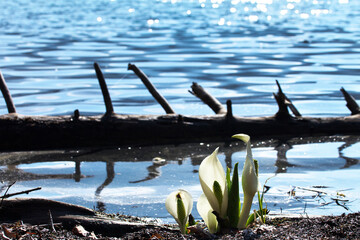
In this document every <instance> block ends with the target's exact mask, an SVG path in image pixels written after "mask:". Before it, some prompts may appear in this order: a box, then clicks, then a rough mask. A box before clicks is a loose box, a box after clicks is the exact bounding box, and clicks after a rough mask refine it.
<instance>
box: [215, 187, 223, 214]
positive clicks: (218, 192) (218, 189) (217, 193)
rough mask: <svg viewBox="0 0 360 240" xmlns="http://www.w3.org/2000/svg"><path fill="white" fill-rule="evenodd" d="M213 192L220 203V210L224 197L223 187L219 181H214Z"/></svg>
mask: <svg viewBox="0 0 360 240" xmlns="http://www.w3.org/2000/svg"><path fill="white" fill-rule="evenodd" d="M213 191H214V194H215V197H216V199H217V201H218V203H219V208H220V209H221V205H222V200H223V195H222V190H221V186H220V184H219V182H218V181H214V184H213Z"/></svg>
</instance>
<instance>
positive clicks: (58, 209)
mask: <svg viewBox="0 0 360 240" xmlns="http://www.w3.org/2000/svg"><path fill="white" fill-rule="evenodd" d="M34 213H36V214H34ZM9 217H10V218H11V219H9ZM6 218H7V219H6ZM20 220H22V221H20ZM0 222H1V226H2V230H0V237H1V236H5V237H8V238H9V234H10V237H11V234H16V236H17V237H19V236H22V237H24V238H23V239H27V238H26V237H28V236H32V237H35V238H36V237H41V238H43V237H45V238H47V237H51V238H53V239H64V238H65V239H67V238H73V239H278V238H284V237H286V238H287V239H298V238H301V239H332V238H335V239H356V238H357V237H358V236H360V212H358V213H349V214H342V215H339V216H311V215H309V216H306V217H305V216H303V217H301V216H296V215H287V216H286V215H282V216H279V215H278V216H271V215H269V216H268V217H267V222H266V223H265V224H260V223H259V222H255V223H254V224H253V225H252V226H250V227H249V228H247V229H244V230H233V231H231V232H228V233H222V234H220V235H212V234H210V233H209V232H207V230H206V229H205V226H204V224H203V223H201V222H200V223H199V224H197V225H196V227H192V228H191V230H190V234H186V235H182V234H181V233H180V231H179V229H178V227H177V224H163V223H161V224H159V223H158V222H156V221H155V220H154V221H149V220H148V219H147V220H146V219H144V218H140V217H134V216H124V215H119V214H101V213H96V212H94V211H93V210H91V209H87V208H84V207H81V206H77V205H73V204H67V203H62V202H57V201H52V200H47V199H32V198H17V199H13V200H4V201H3V205H2V206H1V210H0ZM79 229H80V230H79ZM79 231H80V232H79ZM13 236H15V235H13Z"/></svg>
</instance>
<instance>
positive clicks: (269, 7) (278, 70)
mask: <svg viewBox="0 0 360 240" xmlns="http://www.w3.org/2000/svg"><path fill="white" fill-rule="evenodd" d="M0 8H1V9H2V14H1V15H0V70H1V72H2V74H3V75H4V77H5V79H6V81H7V84H8V87H9V89H10V92H11V94H12V97H13V100H14V103H15V105H16V108H17V112H18V113H21V114H26V115H62V114H70V113H72V112H73V111H74V110H75V109H79V111H80V113H81V114H87V115H91V114H101V113H103V112H104V111H105V107H104V104H103V98H102V95H101V91H100V89H99V86H98V82H97V79H96V76H95V71H94V70H93V63H94V62H98V63H99V64H100V66H101V67H102V69H103V72H104V75H105V78H106V80H107V84H108V87H109V91H110V95H111V97H112V100H113V104H114V108H115V111H116V112H117V113H135V114H161V113H164V111H163V110H162V108H161V107H160V106H159V105H158V104H157V103H156V102H155V100H154V99H153V98H152V97H151V95H150V94H149V93H148V91H147V90H146V88H145V87H144V86H143V85H142V83H141V81H140V80H139V79H138V78H137V77H136V76H135V74H134V73H133V72H131V71H128V70H127V65H128V63H130V62H131V63H133V64H136V65H137V66H138V67H139V68H140V69H142V70H143V71H144V72H145V73H146V74H147V75H148V76H149V78H150V80H151V81H152V82H153V84H154V85H155V86H156V87H157V88H158V90H159V92H160V93H161V94H163V95H164V97H165V98H166V99H167V100H168V102H169V103H170V105H171V106H172V108H173V109H174V110H175V112H177V113H180V114H189V115H195V114H196V115H197V114H213V113H212V111H211V109H210V108H208V107H207V106H205V105H204V104H202V103H201V101H200V100H199V99H197V98H196V97H194V96H192V95H191V94H190V93H188V90H189V89H190V86H191V84H192V82H198V83H199V84H200V85H202V86H203V87H205V88H206V89H207V90H208V91H209V92H210V93H211V94H212V95H213V96H215V97H217V98H218V99H219V100H220V101H221V102H222V103H225V102H226V100H227V99H231V100H232V102H233V111H234V114H236V115H238V116H268V115H273V114H274V113H275V112H276V111H277V105H276V103H275V100H274V98H273V96H272V93H273V92H276V91H277V87H276V84H275V80H276V79H277V80H279V82H280V84H281V85H282V88H283V90H284V92H285V93H286V94H287V96H288V97H289V98H290V99H291V100H292V101H293V103H294V105H295V106H296V107H297V108H298V110H299V111H300V113H301V114H302V115H304V116H321V117H323V116H344V115H349V113H350V112H349V110H348V109H347V108H346V107H345V102H344V100H343V96H342V94H341V92H340V91H339V89H340V88H341V87H344V88H345V89H346V90H348V91H349V92H350V93H351V94H352V95H353V96H354V97H355V98H356V99H360V94H359V93H360V87H359V86H360V84H359V82H360V76H359V72H360V71H359V69H360V60H359V59H360V44H359V42H360V41H359V40H360V25H359V24H358V23H359V22H360V4H358V2H357V1H352V0H338V1H335V0H334V1H322V0H318V1H317V0H314V1H305V0H287V1H285V0H279V1H272V0H251V1H250V0H233V1H220V0H218V1H215V0H212V1H210V0H199V1H195V0H194V1H191V0H183V1H176V0H172V1H170V0H162V1H156V0H136V1H120V0H106V1H105V0H97V1H95V0H86V1H85V0H72V1H49V0H34V1H28V0H11V1H10V0H3V1H1V2H0ZM5 113H7V110H6V105H5V103H4V102H3V101H0V114H5ZM319 141H320V142H319ZM310 142H311V143H306V142H302V143H300V144H293V145H291V146H292V148H291V149H289V150H288V152H287V161H288V163H289V164H288V165H286V167H285V170H281V169H280V170H279V168H278V167H276V166H277V165H278V161H277V159H278V156H277V154H278V151H279V152H282V154H284V151H285V150H286V149H288V147H289V145H287V144H285V145H284V146H282V145H281V144H282V143H281V144H280V147H276V145H274V144H275V143H272V144H270V145H268V146H265V145H264V146H263V147H257V148H255V149H254V151H255V154H254V155H255V157H256V158H257V159H259V161H260V163H261V164H264V165H263V166H262V168H263V171H261V172H262V173H261V175H260V177H261V180H262V182H264V181H265V179H267V178H268V177H270V176H273V175H274V174H275V173H278V174H277V175H276V177H274V178H272V179H271V180H269V182H268V185H270V186H271V188H270V190H269V192H268V193H267V194H268V198H269V200H268V203H269V208H270V210H272V212H273V213H281V212H282V213H304V212H306V213H308V214H338V213H341V212H343V211H345V212H349V211H348V210H346V209H345V208H344V207H342V206H339V205H337V204H336V202H335V200H331V197H329V196H332V197H333V198H335V197H336V192H337V191H340V192H341V193H343V194H345V196H346V198H347V200H349V203H347V204H348V205H349V208H350V211H359V192H360V191H359V187H358V186H357V185H356V184H354V183H356V182H358V180H359V174H360V171H359V161H358V159H359V158H360V152H359V150H358V149H359V144H358V139H357V138H356V137H355V139H351V140H347V139H346V140H344V139H341V138H340V139H339V138H336V139H335V140H332V141H329V140H326V141H323V140H321V139H320V140H318V139H312V140H311V141H310ZM349 142H350V143H349ZM219 145H220V146H222V145H223V144H222V143H219ZM198 146H202V150H201V151H200V150H198V148H197V147H198ZM255 146H257V144H255ZM342 146H345V147H342ZM215 147H216V146H214V145H211V146H209V147H207V143H203V145H200V143H199V145H195V146H192V147H189V148H190V149H191V151H193V155H194V156H196V159H197V160H196V163H194V162H193V160H192V157H191V156H192V155H191V154H190V153H189V152H188V151H185V153H184V152H182V151H180V150H179V149H178V147H173V146H169V147H168V148H165V149H168V150H166V151H170V152H172V151H175V152H176V153H177V154H176V155H177V156H174V155H172V156H170V157H169V156H167V155H164V156H162V155H163V154H155V153H156V152H163V151H164V150H157V151H152V150H149V149H145V150H144V149H142V150H143V152H145V153H147V152H148V151H149V152H151V153H152V154H149V155H148V154H145V155H144V154H140V153H139V156H132V155H131V156H130V157H129V159H122V158H121V157H119V155H122V154H123V151H130V152H132V151H134V149H120V150H117V149H115V150H114V149H113V150H111V151H110V150H107V151H110V153H108V152H106V151H105V152H104V151H101V154H100V152H98V153H97V154H98V155H96V156H95V157H94V156H93V155H91V154H94V153H91V154H90V155H89V154H85V155H84V156H92V157H91V159H92V160H91V161H88V160H87V158H86V157H83V158H82V159H81V167H80V168H81V173H82V174H85V175H89V177H88V178H84V179H81V180H80V181H79V182H76V181H75V180H74V178H73V176H72V175H71V176H70V175H67V178H65V179H64V176H63V177H60V179H53V177H51V176H47V177H48V178H50V179H51V180H50V179H47V180H31V181H25V180H24V181H19V182H17V183H16V184H15V186H13V188H12V189H11V190H13V191H16V190H21V189H27V188H30V187H32V186H38V185H40V186H42V187H43V190H42V191H40V192H37V193H32V194H31V196H42V197H44V196H45V197H49V198H52V199H59V200H62V201H68V202H73V203H77V204H82V205H86V206H88V207H93V206H95V208H97V207H100V208H101V206H102V204H103V205H104V206H105V208H106V210H107V211H110V212H117V211H119V212H124V213H126V214H132V215H139V216H150V217H161V218H163V219H168V216H169V215H168V214H167V213H166V211H165V210H164V206H163V202H164V198H165V197H166V195H167V194H168V193H170V192H171V191H172V190H175V189H176V188H178V187H182V188H185V189H188V190H189V191H190V192H192V194H193V195H194V199H196V198H197V196H198V195H199V194H200V187H199V184H198V179H197V173H196V170H197V167H198V164H199V161H200V160H199V159H202V158H203V157H204V156H206V155H208V154H210V153H211V152H212V151H213V150H214V148H215ZM238 147H239V148H240V145H239V146H238ZM339 148H340V150H341V151H340V150H339ZM343 148H344V150H343ZM169 149H170V150H169ZM226 149H227V150H226V151H230V152H238V151H239V149H237V148H235V149H234V148H226ZM279 149H280V150H279ZM281 149H283V150H281ZM79 151H80V152H82V151H85V150H79ZM199 151H200V152H201V154H200V152H199ZM223 151H225V150H224V149H223ZM340 152H341V154H340ZM32 154H35V153H31V154H30V153H25V156H23V155H22V156H21V157H19V159H21V161H20V165H18V166H17V168H18V169H20V170H21V171H25V172H30V173H36V174H39V175H43V174H59V175H66V174H72V173H73V172H74V169H75V166H76V162H74V160H73V158H72V157H74V155H76V153H73V152H70V153H67V154H68V155H66V154H65V153H63V154H60V157H59V156H58V155H56V154H55V156H57V157H54V153H52V154H50V155H47V153H43V152H42V153H39V154H41V156H42V157H41V162H42V163H30V162H31V161H36V160H37V161H39V160H38V159H36V158H35V159H32V160H31V161H30V160H28V161H27V160H26V159H27V158H28V157H31V156H32ZM243 154H244V152H243V151H242V152H239V153H236V154H233V157H235V156H241V155H243ZM158 155H161V156H162V157H164V158H165V159H166V160H167V162H166V165H164V166H154V164H153V163H152V161H151V160H152V158H153V157H156V156H158ZM225 155H226V154H225V153H222V155H221V156H220V158H221V159H222V161H223V163H224V165H225V162H226V161H225V157H224V156H225ZM280 155H281V154H280ZM107 156H111V157H109V158H108V159H107V158H106V157H107ZM126 156H127V155H126ZM194 156H193V157H194ZM344 157H345V158H344ZM346 158H348V159H347V160H346ZM349 158H350V159H352V160H349ZM8 159H13V158H12V157H10V156H9V155H8V153H2V160H1V161H5V162H6V161H7V160H8ZM24 159H25V160H24ZM54 159H56V161H55V160H54ZM97 159H98V160H97ZM109 159H110V160H109ZM179 159H180V160H179ZM48 161H50V162H48ZM235 161H240V162H241V161H243V158H240V159H239V160H237V157H236V158H235V159H233V160H232V162H233V163H234V162H235ZM25 162H27V163H26V164H25ZM280 162H281V161H280ZM348 162H350V164H348ZM78 164H79V163H78ZM2 165H4V164H2ZM1 169H2V171H7V170H6V169H8V168H7V167H5V166H4V167H2V168H1ZM149 169H150V170H149ZM154 169H155V170H154ZM10 170H11V171H15V172H16V171H18V170H17V169H16V168H15V169H14V168H13V166H10ZM10 170H9V171H10ZM151 171H153V172H152V173H151V174H150V172H151ZM194 171H195V172H194ZM107 172H108V174H107ZM107 175H110V179H111V178H112V181H111V183H109V185H108V186H106V187H104V189H102V190H101V189H100V190H101V191H100V193H99V190H98V192H96V191H97V189H98V187H99V186H101V184H103V182H104V181H105V179H107V178H108V181H110V180H109V177H107ZM3 176H7V175H6V174H3ZM90 176H91V177H90ZM147 176H151V177H150V179H148V180H146V181H140V180H142V179H144V178H146V177H147ZM39 178H41V177H39ZM42 178H43V177H42ZM3 180H4V181H9V177H8V178H7V179H5V177H4V179H3ZM314 186H315V187H319V186H322V187H324V186H325V187H327V188H315V189H317V190H319V189H320V191H324V192H327V193H328V194H327V198H326V199H325V200H321V199H320V200H319V199H318V198H316V197H315V198H314V199H313V198H312V197H313V195H312V194H311V193H313V192H312V191H309V190H304V189H300V188H296V187H301V188H311V189H312V190H314V189H313V187H314ZM291 190H295V192H296V194H295V197H294V196H289V195H286V194H287V192H292V191H291ZM332 194H333V195H332ZM334 194H335V195H334ZM297 196H301V197H303V199H302V200H301V201H300V200H299V199H298V198H297ZM334 196H335V197H334ZM338 197H339V195H338ZM99 199H100V200H99ZM323 201H325V202H326V203H328V202H329V201H332V203H331V204H329V205H325V206H319V204H320V205H321V204H322V203H324V202H323ZM339 201H340V200H338V201H337V203H343V201H340V202H339ZM305 202H306V203H305Z"/></svg>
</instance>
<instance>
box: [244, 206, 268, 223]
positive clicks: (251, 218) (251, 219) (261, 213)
mask: <svg viewBox="0 0 360 240" xmlns="http://www.w3.org/2000/svg"><path fill="white" fill-rule="evenodd" d="M267 213H268V210H267V209H266V208H265V209H262V210H257V211H256V216H255V213H252V214H250V216H249V218H248V220H247V222H246V226H248V225H249V224H251V223H253V222H254V221H255V219H256V218H257V217H258V216H265V215H266V214H267Z"/></svg>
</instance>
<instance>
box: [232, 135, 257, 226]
mask: <svg viewBox="0 0 360 240" xmlns="http://www.w3.org/2000/svg"><path fill="white" fill-rule="evenodd" d="M232 137H233V138H237V139H240V140H242V141H244V142H245V143H246V159H245V164H244V168H243V173H242V188H243V192H244V200H243V205H242V208H241V212H240V218H239V223H238V228H239V229H243V228H245V226H246V221H247V219H248V217H249V213H250V209H251V205H252V200H253V198H254V195H255V193H256V192H257V191H258V190H259V179H258V175H257V174H256V169H255V164H254V159H253V156H252V152H251V144H250V136H248V135H246V134H236V135H234V136H232Z"/></svg>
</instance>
